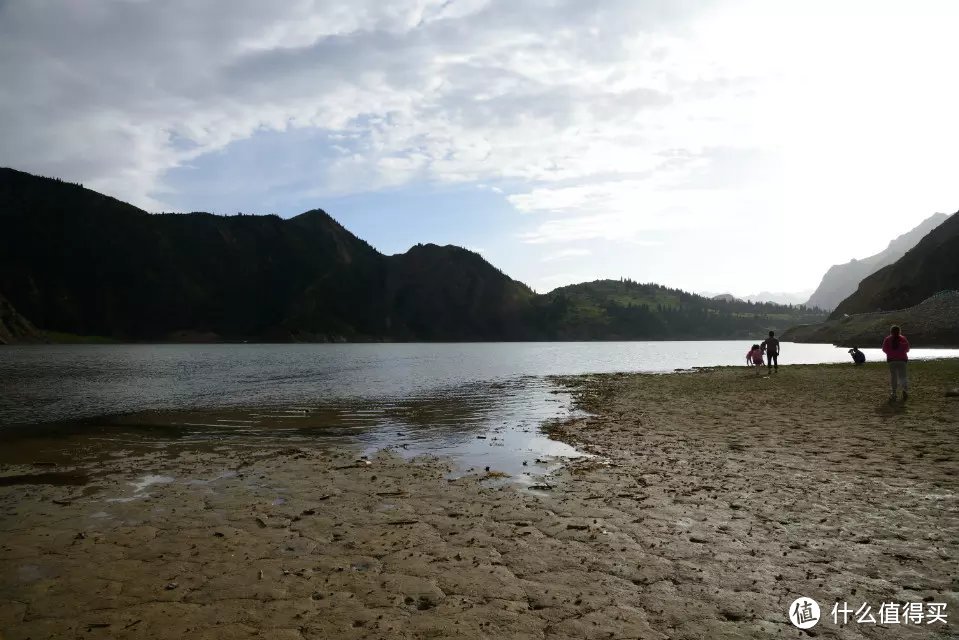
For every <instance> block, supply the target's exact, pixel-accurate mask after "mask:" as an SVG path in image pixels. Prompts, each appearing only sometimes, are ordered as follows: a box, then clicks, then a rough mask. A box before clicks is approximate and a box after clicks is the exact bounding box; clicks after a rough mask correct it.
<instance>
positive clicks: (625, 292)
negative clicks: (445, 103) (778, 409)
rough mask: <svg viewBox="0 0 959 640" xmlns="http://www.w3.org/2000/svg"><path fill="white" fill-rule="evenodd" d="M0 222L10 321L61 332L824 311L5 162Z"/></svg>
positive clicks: (534, 323)
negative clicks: (519, 275)
mask: <svg viewBox="0 0 959 640" xmlns="http://www.w3.org/2000/svg"><path fill="white" fill-rule="evenodd" d="M0 229H2V231H3V233H0V291H2V292H3V293H4V295H6V296H7V299H8V300H9V305H8V307H9V308H10V309H12V308H13V307H14V306H15V307H16V310H17V312H19V313H17V314H16V315H13V314H12V312H8V311H4V313H5V314H6V315H5V316H4V322H5V323H6V324H5V325H4V326H12V325H11V323H13V324H15V325H16V326H17V327H26V326H28V325H29V323H27V324H24V322H26V320H25V319H27V318H28V319H29V320H30V321H32V323H33V324H32V325H30V326H35V327H38V328H39V329H37V331H40V330H42V331H41V335H46V336H51V337H55V338H56V339H57V340H64V339H68V340H69V339H71V338H70V336H71V335H72V336H102V337H105V338H109V339H113V340H119V341H224V340H225V341H234V340H261V341H284V342H285V341H346V340H352V341H364V340H406V341H411V340H451V341H452V340H455V341H465V340H526V339H557V340H566V339H577V340H579V339H583V340H594V339H619V338H622V339H660V338H673V339H687V338H727V337H745V336H754V335H757V334H759V333H761V332H764V331H765V330H767V329H769V328H773V329H776V328H784V327H786V326H788V325H791V324H797V323H803V322H815V321H818V320H822V319H823V315H822V314H818V315H817V314H814V313H813V314H810V313H807V312H805V311H804V310H798V309H790V308H788V307H781V306H777V305H768V304H750V303H746V302H742V301H736V300H733V301H716V300H708V299H706V298H703V297H701V296H696V295H694V294H690V293H686V292H682V291H677V290H674V289H666V288H664V287H659V286H658V285H640V284H637V283H633V282H629V281H598V282H594V283H584V284H581V285H574V286H572V287H563V288H561V289H557V290H555V291H552V292H550V293H549V294H546V295H536V294H535V293H533V291H532V290H530V289H529V287H527V286H526V285H524V284H522V283H521V282H517V281H516V280H513V279H511V278H510V277H509V276H507V275H505V274H503V273H502V272H501V271H499V270H498V269H496V268H495V267H493V266H492V265H490V264H489V263H488V262H486V261H485V260H484V259H483V258H482V257H481V256H479V255H478V254H476V253H473V252H471V251H467V250H466V249H462V248H460V247H454V246H445V247H440V246H436V245H431V244H427V245H417V246H415V247H413V248H411V249H410V250H409V251H407V252H406V253H403V254H398V255H393V256H385V255H383V254H381V253H379V252H378V251H376V250H375V249H373V247H371V246H370V245H369V244H367V243H366V242H364V241H363V240H360V239H359V238H357V237H356V236H354V235H353V234H352V233H350V232H349V231H347V230H346V229H345V228H344V227H343V226H341V225H340V224H339V223H338V222H336V221H335V220H334V219H333V218H331V217H330V216H329V215H327V214H326V213H325V212H324V211H322V210H319V209H315V210H312V211H308V212H306V213H303V214H300V215H298V216H296V217H293V218H290V219H285V220H284V219H281V218H279V217H278V216H275V215H270V216H250V215H236V216H215V215H211V214H208V213H189V214H149V213H147V212H145V211H142V210H140V209H138V208H136V207H133V206H131V205H129V204H126V203H124V202H121V201H119V200H115V199H114V198H110V197H108V196H104V195H102V194H99V193H96V192H94V191H90V190H88V189H84V188H83V187H81V186H79V185H75V184H70V183H66V182H62V181H59V180H55V179H49V178H41V177H37V176H32V175H29V174H26V173H22V172H19V171H14V170H12V169H0ZM8 307H4V309H7V308H8ZM21 314H22V315H21ZM24 331H25V329H24V330H21V335H24V336H26V333H24ZM44 332H46V333H44ZM4 335H6V334H4ZM11 335H13V334H12V333H11ZM11 339H16V338H15V337H13V338H11ZM24 339H27V338H24Z"/></svg>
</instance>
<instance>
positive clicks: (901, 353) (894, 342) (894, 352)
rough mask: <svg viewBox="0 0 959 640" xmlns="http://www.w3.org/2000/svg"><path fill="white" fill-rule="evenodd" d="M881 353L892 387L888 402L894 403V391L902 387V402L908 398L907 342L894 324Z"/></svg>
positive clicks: (900, 330) (883, 343)
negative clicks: (884, 359)
mask: <svg viewBox="0 0 959 640" xmlns="http://www.w3.org/2000/svg"><path fill="white" fill-rule="evenodd" d="M882 352H883V353H885V354H886V362H888V363H889V383H890V384H891V385H892V395H890V396H889V402H895V401H896V391H897V390H898V388H899V387H900V386H902V399H903V401H905V400H906V398H908V397H909V377H908V374H907V372H906V363H907V362H909V341H908V340H906V336H904V335H902V329H900V328H899V325H897V324H894V325H892V328H890V329H889V335H888V336H886V339H885V340H883V341H882Z"/></svg>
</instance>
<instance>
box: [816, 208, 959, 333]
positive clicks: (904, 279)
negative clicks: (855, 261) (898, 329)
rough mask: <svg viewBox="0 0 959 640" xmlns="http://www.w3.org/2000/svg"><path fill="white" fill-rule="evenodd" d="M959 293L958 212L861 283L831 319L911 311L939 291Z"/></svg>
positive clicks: (958, 320) (837, 308)
mask: <svg viewBox="0 0 959 640" xmlns="http://www.w3.org/2000/svg"><path fill="white" fill-rule="evenodd" d="M956 289H959V212H957V213H955V214H953V215H952V216H949V217H948V219H947V220H946V221H945V222H943V223H942V224H941V225H939V226H937V227H936V228H935V229H933V230H932V231H930V232H929V233H928V234H927V235H926V236H925V237H924V238H922V239H921V240H920V241H919V243H918V244H916V245H915V246H914V247H913V248H912V249H910V250H909V251H908V252H906V254H905V255H904V256H902V257H901V258H900V259H899V260H897V261H896V262H895V263H894V264H891V265H889V266H887V267H884V268H882V269H880V270H878V271H876V272H875V273H873V274H872V275H871V276H869V277H868V278H865V279H864V280H863V281H862V282H860V283H859V288H858V289H857V290H856V292H855V293H853V294H852V295H851V296H849V297H848V298H846V299H845V300H843V301H842V303H841V304H840V305H839V306H838V307H836V310H835V312H833V314H832V316H831V317H832V318H840V317H842V316H844V315H846V314H850V315H851V314H857V313H865V312H869V311H890V310H894V309H905V308H907V307H912V306H915V305H917V304H919V303H920V302H922V301H923V300H925V299H926V298H928V297H930V296H933V295H935V294H936V293H938V292H940V291H945V290H956ZM957 322H959V319H957Z"/></svg>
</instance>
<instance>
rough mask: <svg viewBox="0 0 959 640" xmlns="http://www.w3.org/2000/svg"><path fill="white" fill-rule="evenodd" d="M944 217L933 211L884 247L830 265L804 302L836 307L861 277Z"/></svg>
mask: <svg viewBox="0 0 959 640" xmlns="http://www.w3.org/2000/svg"><path fill="white" fill-rule="evenodd" d="M946 218H948V216H947V215H946V214H944V213H937V214H935V215H932V216H930V217H929V218H926V219H925V220H923V221H922V223H920V224H919V225H918V226H917V227H916V228H914V229H912V230H911V231H909V232H907V233H904V234H902V235H901V236H899V237H898V238H896V239H894V240H893V241H892V242H890V243H889V246H888V247H886V248H885V249H884V250H883V251H881V252H879V253H877V254H875V255H872V256H869V257H868V258H863V259H862V260H851V261H849V262H847V263H846V264H838V265H834V266H832V267H830V268H829V270H828V271H827V272H826V275H824V276H823V278H822V282H820V283H819V286H818V287H817V288H816V290H815V291H814V292H813V294H812V295H811V296H810V297H809V300H808V301H807V302H806V306H809V307H819V308H820V309H826V310H827V311H831V310H833V309H835V308H836V307H837V306H838V305H839V303H840V302H842V301H843V300H844V299H845V298H846V297H848V296H849V295H851V294H852V293H853V292H854V291H856V287H858V286H859V283H860V282H861V281H862V279H863V278H866V277H867V276H869V275H870V274H873V273H875V272H876V271H878V270H879V269H881V268H883V267H885V266H886V265H890V264H892V263H893V262H895V261H896V260H898V259H899V258H901V257H902V256H903V255H905V253H906V252H907V251H909V250H910V249H911V248H912V247H914V246H916V244H917V243H918V242H919V241H920V240H922V238H923V237H925V236H926V234H928V233H929V232H930V231H932V230H933V229H935V228H936V227H938V226H939V225H940V224H942V223H943V222H944V221H945V220H946Z"/></svg>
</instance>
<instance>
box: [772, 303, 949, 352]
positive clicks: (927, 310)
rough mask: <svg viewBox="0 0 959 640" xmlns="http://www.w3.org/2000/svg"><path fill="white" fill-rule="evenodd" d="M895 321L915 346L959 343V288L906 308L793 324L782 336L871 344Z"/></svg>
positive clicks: (843, 344)
mask: <svg viewBox="0 0 959 640" xmlns="http://www.w3.org/2000/svg"><path fill="white" fill-rule="evenodd" d="M894 324H898V325H900V326H901V327H902V328H903V332H904V333H905V334H906V335H907V336H908V337H909V340H910V341H911V342H912V344H914V345H915V346H921V347H949V346H957V345H959V291H945V292H942V293H940V294H938V295H936V296H933V297H931V298H929V299H927V300H925V301H923V302H922V303H920V304H918V305H916V306H913V307H909V308H907V309H900V310H897V311H879V312H873V313H860V314H856V315H849V316H842V317H838V318H832V319H830V320H829V321H827V322H823V323H819V324H810V325H804V326H798V327H793V328H791V329H789V330H788V331H786V332H785V333H783V335H782V339H783V340H791V341H794V342H829V343H833V344H838V345H842V346H847V347H853V346H859V347H861V346H869V347H872V346H879V345H880V344H881V343H882V339H883V337H885V336H886V335H887V334H888V333H889V327H890V326H892V325H894Z"/></svg>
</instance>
